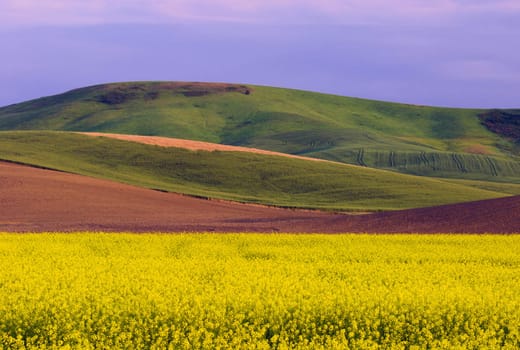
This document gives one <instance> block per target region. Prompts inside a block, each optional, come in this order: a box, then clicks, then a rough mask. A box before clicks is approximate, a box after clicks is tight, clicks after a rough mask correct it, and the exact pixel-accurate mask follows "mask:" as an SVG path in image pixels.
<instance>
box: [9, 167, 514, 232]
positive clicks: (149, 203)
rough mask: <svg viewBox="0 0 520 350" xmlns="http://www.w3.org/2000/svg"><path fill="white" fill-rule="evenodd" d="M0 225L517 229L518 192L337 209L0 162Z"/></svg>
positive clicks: (23, 228)
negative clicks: (276, 204) (271, 203)
mask: <svg viewBox="0 0 520 350" xmlns="http://www.w3.org/2000/svg"><path fill="white" fill-rule="evenodd" d="M0 231H8V232H31V231H32V232H43V231H65V232H66V231H128V232H145V231H161V232H184V231H187V232H194V231H196V232H203V231H217V232H301V233H304V232H321V233H338V232H369V233H386V232H388V233H398V232H402V233H407V232H420V233H436V232H445V233H450V232H460V233H486V232H487V233H520V196H516V197H508V198H501V199H494V200H487V201H480V202H472V203H466V204H457V205H449V206H442V207H435V208H423V209H413V210H405V211H398V212H388V213H375V214H366V215H344V214H334V213H323V212H318V211H306V210H289V209H280V208H269V207H264V206H257V205H245V204H238V203H232V202H225V201H215V200H202V199H197V198H192V197H187V196H182V195H178V194H173V193H163V192H158V191H153V190H146V189H142V188H138V187H133V186H129V185H124V184H119V183H114V182H110V181H105V180H99V179H93V178H89V177H85V176H79V175H73V174H66V173H62V172H56V171H51V170H44V169H37V168H32V167H27V166H22V165H17V164H11V163H4V162H0Z"/></svg>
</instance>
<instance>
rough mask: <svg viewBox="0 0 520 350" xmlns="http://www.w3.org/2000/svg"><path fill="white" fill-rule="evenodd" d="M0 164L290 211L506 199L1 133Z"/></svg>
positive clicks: (296, 166)
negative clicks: (1, 161)
mask: <svg viewBox="0 0 520 350" xmlns="http://www.w3.org/2000/svg"><path fill="white" fill-rule="evenodd" d="M0 159H5V160H11V161H17V162H23V163H27V164H33V165H38V166H44V167H49V168H53V169H59V170H63V171H68V172H73V173H78V174H83V175H89V176H94V177H99V178H107V179H111V180H116V181H120V182H125V183H130V184H134V185H138V186H143V187H148V188H155V189H161V190H167V191H174V192H180V193H186V194H191V195H200V196H207V197H213V198H223V199H231V200H238V201H244V202H254V203H265V204H273V205H280V206H291V207H309V208H327V209H350V210H380V209H400V208H412V207H421V206H431V205H437V204H445V203H455V202H462V201H471V200H478V199H485V198H493V197H500V196H505V195H507V194H508V193H506V192H505V191H504V192H500V191H486V190H482V189H478V188H475V187H471V186H465V185H460V184H452V183H447V182H444V181H441V180H436V179H428V178H423V177H415V176H409V175H403V174H399V173H393V172H388V171H382V170H376V169H369V168H363V167H355V166H350V165H343V164H334V163H324V162H313V161H304V160H298V159H290V158H286V157H277V156H266V155H257V154H249V153H240V152H204V151H199V152H193V151H188V150H184V149H178V148H163V147H157V146H150V145H142V144H138V143H134V142H127V141H120V140H113V139H108V138H103V137H101V138H93V137H89V136H84V135H78V134H73V133H63V132H35V131H15V132H1V133H0Z"/></svg>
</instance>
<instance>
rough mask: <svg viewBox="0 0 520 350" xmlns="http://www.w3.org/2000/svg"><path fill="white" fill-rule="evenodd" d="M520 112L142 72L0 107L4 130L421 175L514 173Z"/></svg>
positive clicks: (513, 178) (512, 177) (504, 177)
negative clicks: (143, 77)
mask: <svg viewBox="0 0 520 350" xmlns="http://www.w3.org/2000/svg"><path fill="white" fill-rule="evenodd" d="M519 115H520V111H515V110H509V111H500V110H489V111H488V110H471V109H451V108H436V107H426V106H415V105H403V104H396V103H388V102H379V101H370V100H363V99H356V98H349V97H342V96H334V95H326V94H319V93H313V92H306V91H298V90H288V89H279V88H270V87H261V86H246V85H237V84H216V83H182V82H146V83H116V84H108V85H98V86H92V87H87V88H83V89H77V90H73V91H70V92H67V93H64V94H60V95H56V96H51V97H45V98H41V99H37V100H33V101H28V102H25V103H20V104H16V105H11V106H7V107H4V108H0V130H65V131H97V132H111V133H122V134H137V135H157V136H168V137H177V138H183V139H191V140H200V141H208V142H214V143H221V144H227V145H239V146H248V147H255V148H260V149H265V150H272V151H277V152H283V153H291V154H297V155H305V156H310V157H317V158H323V159H329V160H334V161H339V162H345V163H350V164H357V165H361V166H368V167H376V168H382V169H390V170H394V171H399V172H403V173H410V174H417V175H426V176H435V177H446V178H457V179H474V180H486V181H500V182H514V183H519V182H520V178H519V176H518V174H520V163H519V159H520V146H519V139H518V135H519V131H518V130H519V128H520V126H519V125H518V116H519Z"/></svg>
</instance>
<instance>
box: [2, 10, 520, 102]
mask: <svg viewBox="0 0 520 350" xmlns="http://www.w3.org/2000/svg"><path fill="white" fill-rule="evenodd" d="M519 37H520V0H393V1H392V0H248V1H238V0H0V42H1V43H2V46H1V47H2V49H1V51H0V57H1V62H2V64H1V65H0V82H1V83H0V105H6V104H10V103H15V102H20V101H23V100H26V99H30V98H36V97H40V96H45V95H49V94H55V93H60V92H64V91H66V90H70V89H73V88H77V87H82V86H86V85H92V84H98V83H104V82H113V81H135V80H184V81H223V82H240V83H250V84H261V85H273V86H281V87H291V88H299V89H306V90H314V91H322V92H330V93H335V94H340V95H348V96H357V97H365V98H373V99H381V100H390V101H398V102H406V103H414V104H430V105H444V106H460V107H517V108H520V44H518V42H519V39H518V38H519Z"/></svg>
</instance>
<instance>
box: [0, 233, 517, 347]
mask: <svg viewBox="0 0 520 350" xmlns="http://www.w3.org/2000/svg"><path fill="white" fill-rule="evenodd" d="M519 286H520V237H518V236H487V235H480V236H472V235H466V236H462V235H460V236H459V235H453V236H449V235H435V236H433V235H378V236H369V235H329V236H327V235H245V234H223V235H209V234H184V235H160V234H156V235H148V234H143V235H130V234H100V233H97V234H89V233H81V234H79V233H78V234H27V235H16V234H0V287H1V288H0V301H1V302H0V348H5V349H36V348H45V349H58V348H59V349H61V348H69V349H135V348H150V349H167V348H170V349H217V348H220V349H269V348H279V349H293V348H295V349H296V348H298V349H518V348H519V347H520V296H519V293H518V289H519Z"/></svg>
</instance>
